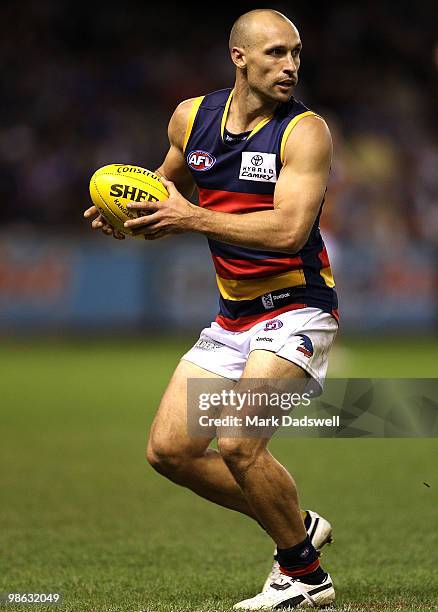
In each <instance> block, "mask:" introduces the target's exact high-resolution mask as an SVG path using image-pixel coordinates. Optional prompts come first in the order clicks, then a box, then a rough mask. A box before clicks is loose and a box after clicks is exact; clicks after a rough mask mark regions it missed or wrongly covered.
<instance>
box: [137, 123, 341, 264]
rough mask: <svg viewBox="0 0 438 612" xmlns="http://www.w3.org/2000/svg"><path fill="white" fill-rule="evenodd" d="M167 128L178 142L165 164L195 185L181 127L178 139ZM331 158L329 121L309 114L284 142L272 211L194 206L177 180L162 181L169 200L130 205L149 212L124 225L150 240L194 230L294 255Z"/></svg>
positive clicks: (305, 232) (305, 235)
mask: <svg viewBox="0 0 438 612" xmlns="http://www.w3.org/2000/svg"><path fill="white" fill-rule="evenodd" d="M171 124H172V122H171ZM178 125H179V124H178ZM180 129H181V128H180ZM169 131H170V132H171V138H172V139H173V142H174V143H175V144H174V145H173V146H171V149H170V151H169V154H168V157H166V162H167V160H168V158H169V160H170V161H169V168H170V169H169V170H168V167H167V165H166V162H165V164H164V165H163V169H164V174H165V175H167V177H168V178H170V176H174V177H175V178H176V180H179V181H180V182H179V185H181V184H182V183H184V180H187V185H190V186H191V185H193V183H192V181H191V178H190V183H189V173H188V170H187V169H186V166H185V161H184V157H183V151H182V144H181V134H182V130H181V131H180V132H179V137H178V138H177V139H175V134H174V133H173V130H172V127H171V126H169ZM171 142H172V140H171ZM173 148H174V149H175V150H173ZM169 156H170V157H169ZM331 156H332V141H331V136H330V132H329V129H328V127H327V125H326V123H325V122H324V121H323V120H322V119H321V118H319V117H315V116H309V117H305V118H304V119H302V120H301V121H300V122H298V124H297V125H296V126H295V128H294V129H293V130H292V132H291V134H290V135H289V138H288V141H287V143H286V147H285V156H284V164H283V168H282V169H281V172H280V175H279V178H278V181H277V184H276V187H275V192H274V208H273V209H272V210H266V211H259V212H252V213H247V214H242V215H237V214H230V213H221V212H216V211H210V210H207V209H204V208H200V207H197V206H194V205H193V204H190V202H188V201H187V200H186V199H185V198H184V197H183V196H182V195H181V194H180V193H179V192H178V190H177V189H176V188H175V185H174V184H173V182H169V181H166V180H163V183H164V185H165V186H166V187H167V189H168V191H169V199H168V200H164V201H163V202H154V203H152V202H145V203H139V204H136V203H132V204H129V205H128V206H129V207H130V208H133V209H139V210H144V211H147V212H149V213H150V214H149V215H148V216H144V217H140V218H138V219H134V220H132V221H127V223H126V224H125V225H126V227H129V228H132V229H134V228H141V232H142V233H144V234H145V237H147V238H149V239H151V240H154V239H156V238H161V237H163V236H166V235H168V234H172V233H179V232H188V231H194V232H199V233H202V234H205V235H207V236H208V237H210V238H214V239H215V240H219V241H221V242H227V243H229V244H236V245H239V246H243V247H249V248H255V249H262V250H272V251H282V252H285V253H296V252H297V251H299V250H300V249H301V248H302V247H303V246H304V245H305V244H306V242H307V239H308V237H309V234H310V231H311V229H312V226H313V224H314V222H315V219H316V217H317V215H318V212H319V209H320V205H321V202H322V199H323V196H324V192H325V189H326V185H327V179H328V174H329V170H330V163H331ZM171 172H173V174H171ZM169 174H170V176H169Z"/></svg>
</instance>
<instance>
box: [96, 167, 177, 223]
mask: <svg viewBox="0 0 438 612" xmlns="http://www.w3.org/2000/svg"><path fill="white" fill-rule="evenodd" d="M90 195H91V199H92V201H93V204H94V205H95V206H96V208H97V209H98V210H99V212H100V214H101V215H102V217H104V218H105V219H106V220H107V221H108V223H110V224H111V225H112V226H113V227H115V228H116V229H118V230H119V231H120V232H123V233H124V234H132V231H131V230H129V229H127V228H126V227H123V224H124V223H125V221H128V219H136V218H137V217H142V216H144V215H145V213H144V212H143V211H139V212H137V211H133V210H129V209H128V208H127V207H126V205H127V204H128V203H129V202H141V201H143V200H146V201H148V202H158V201H160V200H166V199H167V198H168V197H169V194H168V192H167V189H166V188H165V187H164V185H163V183H162V182H161V181H160V178H159V177H158V176H157V175H156V174H154V173H153V172H151V171H150V170H146V169H145V168H140V167H139V166H131V165H130V164H110V165H108V166H103V168H99V170H96V172H95V173H94V174H93V176H92V177H91V180H90Z"/></svg>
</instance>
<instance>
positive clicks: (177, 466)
mask: <svg viewBox="0 0 438 612" xmlns="http://www.w3.org/2000/svg"><path fill="white" fill-rule="evenodd" d="M146 459H147V461H148V463H149V464H150V465H151V466H152V467H153V468H154V470H156V471H157V472H159V473H160V474H163V475H165V476H171V475H173V474H177V473H178V472H180V471H181V469H182V468H183V467H184V466H185V465H186V463H187V456H186V455H185V453H183V452H180V451H178V449H176V448H175V447H174V446H172V445H171V444H169V443H167V442H157V441H154V440H149V443H148V447H147V451H146Z"/></svg>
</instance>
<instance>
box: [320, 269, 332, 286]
mask: <svg viewBox="0 0 438 612" xmlns="http://www.w3.org/2000/svg"><path fill="white" fill-rule="evenodd" d="M319 273H320V274H321V276H322V278H323V279H324V282H325V284H326V285H327V287H334V286H335V279H334V278H333V273H332V269H331V267H330V266H328V267H327V268H322V269H321V270H320V271H319Z"/></svg>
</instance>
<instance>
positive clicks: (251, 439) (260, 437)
mask: <svg viewBox="0 0 438 612" xmlns="http://www.w3.org/2000/svg"><path fill="white" fill-rule="evenodd" d="M308 380H309V374H308V373H307V372H305V371H304V370H303V369H302V368H301V367H300V366H299V365H297V364H295V363H292V362H291V361H287V360H286V359H283V358H282V357H278V356H277V355H276V354H275V353H273V352H271V351H265V350H262V349H257V350H253V351H252V352H251V353H250V354H249V357H248V361H247V363H246V366H245V369H244V371H243V374H242V377H241V378H240V380H239V381H238V382H237V384H236V386H235V389H234V390H235V391H236V392H237V393H241V394H242V397H246V398H249V395H252V398H253V400H252V401H251V402H249V401H248V402H245V404H244V405H243V406H242V407H241V409H240V410H239V417H240V419H241V423H242V426H241V428H240V433H238V434H236V433H235V432H234V434H233V435H232V436H229V434H228V430H227V429H224V430H222V432H221V435H220V436H219V437H218V446H219V449H220V451H221V454H222V456H223V457H224V459H225V460H226V461H227V463H228V462H229V461H231V462H232V461H233V460H234V458H237V459H238V460H239V461H240V462H243V463H245V462H252V461H253V460H254V458H255V457H256V456H258V455H260V454H261V453H263V452H264V451H265V450H266V448H267V446H268V444H269V441H270V440H271V438H272V436H273V435H274V433H275V431H276V426H275V422H273V425H272V426H270V427H261V428H259V429H257V428H256V429H253V428H252V427H249V428H248V427H247V426H246V423H248V422H249V421H248V420H247V419H249V420H251V419H252V418H253V417H254V416H257V417H260V418H261V419H267V420H268V421H267V422H269V418H271V417H272V412H271V410H272V409H271V405H270V401H271V400H272V399H273V397H274V394H276V395H279V394H282V393H284V392H285V391H286V390H287V392H289V393H298V394H300V393H302V392H303V390H304V389H305V387H306V385H307V383H308ZM258 397H261V398H263V397H267V398H270V399H268V400H267V401H266V403H265V402H264V400H263V399H262V401H261V402H260V403H259V402H258V400H257V398H258ZM256 400H257V401H256ZM227 415H230V416H232V415H234V416H235V415H236V412H235V409H234V408H233V407H227V408H225V409H224V410H223V411H222V416H227Z"/></svg>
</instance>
